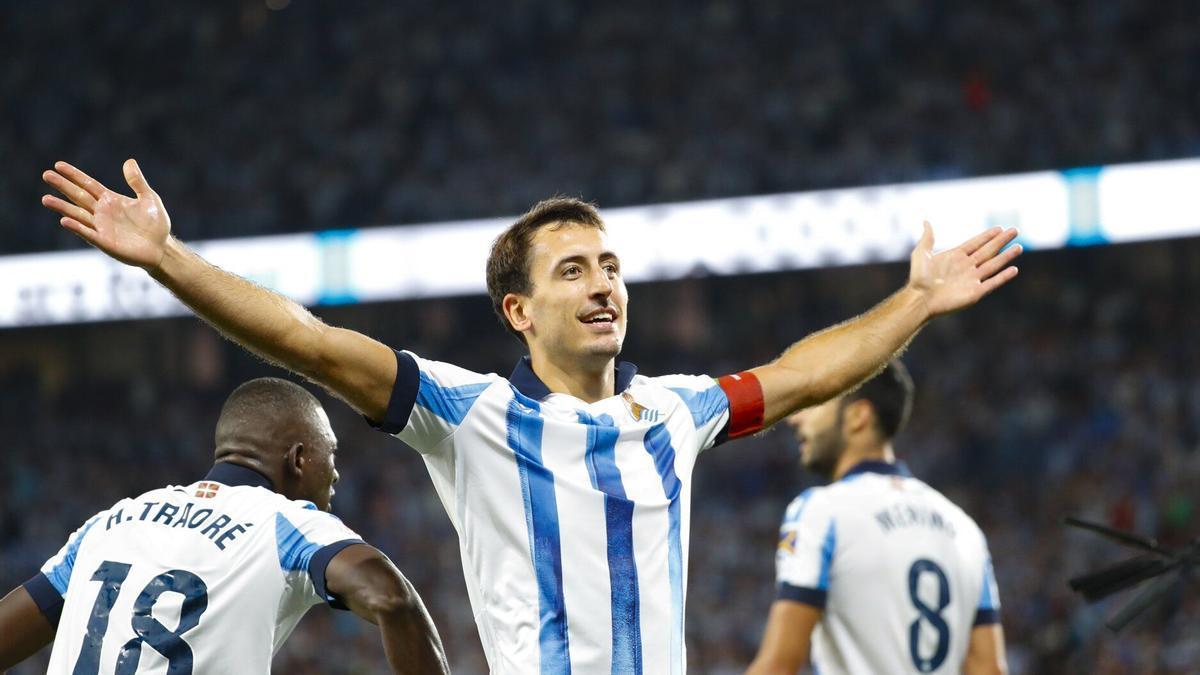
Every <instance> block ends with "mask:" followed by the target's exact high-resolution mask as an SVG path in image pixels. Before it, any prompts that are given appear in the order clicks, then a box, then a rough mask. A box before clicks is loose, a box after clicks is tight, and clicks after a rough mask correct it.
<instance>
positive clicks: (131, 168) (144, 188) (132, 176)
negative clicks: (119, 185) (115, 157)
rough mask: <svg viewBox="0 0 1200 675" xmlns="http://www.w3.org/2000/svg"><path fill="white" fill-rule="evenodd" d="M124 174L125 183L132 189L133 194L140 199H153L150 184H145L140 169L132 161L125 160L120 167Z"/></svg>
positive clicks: (144, 178)
mask: <svg viewBox="0 0 1200 675" xmlns="http://www.w3.org/2000/svg"><path fill="white" fill-rule="evenodd" d="M121 170H122V171H124V172H125V182H126V183H129V187H131V188H133V193H134V194H136V195H137V196H138V197H139V198H140V197H153V196H154V190H151V189H150V184H149V183H147V182H146V177H145V176H144V175H142V167H140V166H138V163H137V162H136V161H135V160H133V159H127V160H125V164H124V165H123V166H122V167H121Z"/></svg>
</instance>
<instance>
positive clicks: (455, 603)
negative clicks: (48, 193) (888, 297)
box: [0, 241, 1200, 675]
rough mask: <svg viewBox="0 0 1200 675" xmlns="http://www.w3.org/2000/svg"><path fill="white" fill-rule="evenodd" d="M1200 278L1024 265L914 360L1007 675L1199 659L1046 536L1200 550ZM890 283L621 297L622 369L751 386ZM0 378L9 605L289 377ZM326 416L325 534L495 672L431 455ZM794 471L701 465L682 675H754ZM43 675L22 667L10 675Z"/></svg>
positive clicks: (459, 315) (1174, 268)
mask: <svg viewBox="0 0 1200 675" xmlns="http://www.w3.org/2000/svg"><path fill="white" fill-rule="evenodd" d="M1197 269H1200V242H1197V241H1188V242H1182V243H1180V242H1171V243H1158V244H1145V245H1139V246H1123V247H1105V248H1096V249H1079V250H1071V251H1059V252H1053V253H1032V254H1028V255H1027V256H1026V259H1025V260H1024V262H1023V271H1022V277H1021V278H1020V279H1019V281H1018V282H1017V283H1014V284H1013V285H1012V286H1010V287H1008V288H1005V289H1004V290H1002V291H1000V292H999V293H998V294H997V295H996V296H994V297H992V298H989V299H987V300H985V301H984V303H983V304H982V305H980V306H979V307H976V308H974V309H972V310H970V311H968V312H965V313H962V314H959V315H955V316H953V317H949V318H945V319H942V320H939V321H938V322H935V323H934V324H932V325H931V326H930V327H928V328H927V329H926V330H925V331H924V333H923V334H922V335H920V336H919V337H918V338H917V340H916V341H915V343H914V344H913V346H912V347H911V349H910V350H909V352H908V353H907V355H906V357H905V358H906V361H907V363H908V364H909V365H910V367H911V369H912V370H913V373H914V377H915V379H916V381H917V401H916V408H915V412H914V416H913V419H912V423H911V425H910V428H909V429H908V431H907V432H906V433H904V434H903V435H902V436H901V437H900V438H898V439H897V442H896V447H897V451H898V453H899V454H900V456H901V458H902V459H905V460H907V461H908V463H909V464H910V466H911V467H912V469H913V471H914V473H915V474H916V475H917V476H918V477H921V478H923V479H924V480H926V481H927V482H929V483H930V484H932V485H933V486H935V487H936V488H938V489H940V490H942V491H943V492H944V493H945V494H947V495H948V496H949V497H950V498H951V499H953V500H954V501H956V502H957V503H959V504H960V505H962V506H963V507H964V508H965V509H966V510H967V512H968V513H970V514H971V515H973V516H974V517H975V518H976V519H977V520H978V522H979V523H980V525H981V526H982V527H983V529H984V531H985V532H986V533H987V535H988V537H989V541H990V545H991V550H992V554H993V557H994V559H995V566H996V573H997V576H998V579H999V583H1000V589H1001V599H1002V602H1003V620H1004V626H1005V629H1006V631H1007V634H1008V650H1009V651H1008V654H1009V661H1010V664H1011V666H1012V670H1013V672H1014V673H1018V674H1020V673H1049V672H1054V673H1076V672H1078V673H1084V672H1087V673H1125V672H1160V673H1172V674H1182V673H1189V672H1194V663H1196V661H1197V659H1200V639H1198V638H1197V637H1196V631H1195V627H1196V625H1197V621H1198V620H1200V604H1198V603H1197V597H1196V595H1195V594H1194V593H1182V594H1180V595H1179V596H1178V597H1177V598H1175V599H1174V600H1173V604H1172V605H1171V606H1170V607H1166V608H1163V609H1162V610H1160V611H1158V612H1156V613H1155V614H1153V615H1152V616H1151V617H1149V618H1148V619H1147V620H1145V621H1144V622H1143V623H1142V624H1141V625H1139V626H1136V627H1135V628H1133V629H1130V630H1128V631H1126V632H1125V633H1123V634H1121V635H1119V636H1112V635H1110V634H1109V633H1108V632H1107V629H1105V628H1104V627H1103V625H1102V621H1103V619H1104V617H1105V616H1107V615H1109V614H1111V613H1112V612H1113V611H1114V610H1115V609H1116V607H1117V606H1118V605H1115V604H1111V603H1110V604H1108V605H1106V606H1102V607H1098V608H1091V607H1088V606H1086V605H1084V604H1083V603H1082V601H1081V600H1079V599H1078V598H1076V597H1075V596H1073V595H1072V594H1071V593H1070V592H1069V591H1068V589H1067V586H1066V579H1067V578H1068V577H1069V576H1071V575H1072V574H1075V573H1078V572H1080V571H1083V570H1086V569H1089V568H1092V567H1095V566H1098V565H1100V564H1102V563H1104V562H1107V561H1110V560H1114V559H1116V558H1119V557H1121V556H1122V555H1123V554H1124V552H1123V551H1122V550H1120V549H1118V548H1116V547H1115V546H1113V545H1111V544H1106V543H1104V542H1101V541H1097V540H1093V539H1091V538H1088V537H1086V536H1082V535H1078V534H1074V533H1071V532H1068V531H1067V530H1066V529H1065V528H1064V527H1062V525H1061V522H1060V521H1061V518H1062V516H1064V515H1068V514H1073V515H1080V516H1085V517H1090V518H1093V519H1096V520H1101V521H1104V522H1108V523H1110V524H1113V525H1115V526H1118V527H1124V528H1131V529H1133V530H1136V531H1138V532H1141V533H1143V534H1147V535H1153V536H1157V537H1158V538H1159V539H1160V540H1162V541H1164V542H1166V543H1179V542H1183V541H1186V540H1188V539H1190V537H1191V536H1193V535H1195V534H1196V533H1197V525H1198V524H1200V520H1198V517H1197V513H1196V508H1197V504H1196V502H1195V497H1194V495H1195V486H1196V485H1197V484H1200V454H1198V453H1197V452H1196V449H1197V442H1198V439H1200V384H1197V382H1200V378H1197V374H1198V373H1197V355H1196V353H1195V349H1194V343H1195V336H1196V335H1200V325H1198V322H1200V319H1198V318H1197V316H1196V315H1195V313H1194V312H1191V311H1190V303H1191V298H1194V297H1196V294H1197V293H1200V275H1198V274H1197V273H1196V272H1195V270H1197ZM903 274H904V270H903V269H902V268H901V267H900V266H894V265H893V266H871V267H857V268H841V269H828V270H822V271H814V272H806V273H798V274H787V275H766V276H748V277H734V278H720V279H714V278H704V279H691V280H686V281H682V282H673V283H666V284H651V285H639V286H635V287H633V289H632V302H631V305H630V307H631V323H630V330H631V332H630V335H629V338H628V340H627V348H626V354H625V357H626V358H628V359H629V360H632V361H634V362H635V363H638V364H639V367H640V368H641V371H642V372H645V373H648V374H663V373H668V372H687V373H709V374H721V373H724V372H730V371H736V370H740V369H742V368H745V367H748V366H751V365H754V364H756V363H758V362H762V361H765V360H767V359H769V358H771V357H773V356H774V355H775V354H776V353H777V352H779V351H780V350H781V349H782V348H784V347H785V346H786V345H787V344H789V343H790V342H792V341H794V340H795V339H798V338H799V337H801V336H803V335H804V334H806V333H807V332H809V331H811V330H813V329H817V328H820V327H822V326H824V325H827V324H829V323H831V322H834V321H837V320H840V319H843V318H846V317H847V316H850V315H852V314H854V313H856V312H859V311H861V310H863V309H865V308H866V307H867V306H869V305H870V304H871V303H872V302H874V301H875V300H878V299H879V298H881V297H883V296H884V295H885V294H886V293H887V292H889V291H890V290H892V289H894V288H895V287H896V286H898V285H899V284H900V283H901V282H902V279H903ZM322 314H323V315H324V316H325V317H326V318H327V319H328V320H329V321H331V322H333V323H337V324H340V325H347V326H350V327H353V328H356V329H359V330H363V331H366V332H368V333H371V334H373V335H376V336H377V337H379V338H380V339H383V340H385V341H386V342H388V343H390V344H393V345H396V346H402V347H405V348H410V349H413V350H414V351H416V352H418V353H420V354H422V355H425V356H428V357H431V358H437V359H440V360H447V361H451V362H455V363H458V364H460V365H463V366H465V367H469V368H472V369H475V370H479V371H485V372H486V371H496V372H501V373H507V372H508V369H509V368H510V367H511V364H512V363H513V362H514V361H515V359H516V357H517V356H518V355H519V354H520V352H521V347H520V345H519V344H518V343H517V342H516V341H515V340H512V339H511V338H508V337H506V336H505V335H504V334H503V333H502V331H501V329H500V328H499V327H498V326H496V325H494V321H495V320H494V318H493V316H492V315H491V313H490V311H489V307H488V303H487V301H486V299H484V298H464V299H459V300H453V301H436V302H434V301H426V302H415V303H404V304H388V305H376V306H368V307H344V308H336V309H329V310H327V311H323V312H322ZM730 317H737V320H736V321H734V320H730ZM0 354H5V355H6V356H4V357H3V358H0V427H2V428H3V429H4V435H5V439H6V449H5V452H4V453H2V454H0V588H3V589H7V588H10V587H12V586H14V585H15V584H17V583H20V582H21V581H23V580H24V579H25V578H27V577H29V576H31V575H32V574H33V573H34V572H35V571H36V569H37V567H38V566H39V565H40V564H41V563H42V562H43V561H44V560H45V559H46V558H47V557H49V556H50V555H52V554H53V553H54V552H55V551H56V550H57V549H58V548H59V546H61V545H62V542H63V541H64V540H65V538H66V537H67V536H68V534H69V533H70V532H71V531H72V530H73V529H74V528H75V527H77V526H78V525H79V524H80V523H81V522H82V521H83V520H85V519H86V518H87V517H88V516H90V515H91V514H92V513H94V512H95V511H97V510H100V509H102V508H106V507H107V506H108V505H109V504H111V503H113V502H115V501H116V500H117V499H119V498H120V497H122V496H124V495H131V494H136V493H138V492H140V491H143V490H147V489H150V488H153V487H156V486H160V485H162V484H167V483H188V482H191V481H193V480H196V479H197V478H199V477H200V476H202V475H203V473H204V471H205V470H206V467H207V465H208V462H209V461H210V453H211V449H212V442H211V430H212V426H213V422H214V420H215V417H216V413H217V410H218V407H219V404H220V402H221V400H222V399H223V397H224V396H225V395H226V394H227V393H228V391H230V390H232V388H233V387H234V386H235V385H236V384H237V383H239V382H240V381H242V380H244V379H247V378H249V377H253V376H256V375H261V374H266V373H276V374H277V371H275V370H273V369H272V368H270V367H269V366H267V365H265V364H263V363H260V362H258V361H256V360H254V359H253V358H252V357H250V356H247V355H245V354H244V353H243V352H241V351H240V350H239V349H237V348H236V347H234V346H232V345H231V344H228V343H225V342H223V341H221V340H220V339H219V338H218V337H216V336H215V334H214V333H213V332H212V331H211V329H209V328H208V327H206V326H204V325H202V324H200V323H199V322H197V321H194V320H172V321H160V322H154V323H133V324H108V325H95V326H75V327H68V328H56V329H30V330H22V331H14V332H9V333H5V334H0ZM326 405H327V408H328V409H329V411H330V413H331V417H332V420H333V424H334V428H335V430H336V431H337V433H338V434H339V437H340V448H341V449H340V451H339V453H338V454H339V460H338V461H339V469H340V471H341V474H342V481H341V483H340V484H339V486H338V495H337V498H336V500H335V510H336V511H337V512H338V513H339V515H340V516H341V517H342V518H343V519H344V520H345V522H346V523H347V524H348V525H350V526H351V527H353V528H355V529H356V530H357V531H359V532H360V533H361V534H362V535H364V537H365V538H366V539H367V540H369V541H371V542H373V543H375V544H376V545H378V546H379V547H380V548H382V549H383V550H384V551H386V552H387V553H388V554H389V555H391V556H392V557H393V558H394V559H395V561H396V562H397V564H398V565H399V566H400V568H401V569H402V570H403V571H404V572H405V573H406V574H407V575H408V576H409V578H410V579H411V580H412V581H413V583H414V584H415V585H416V587H417V588H418V589H419V590H420V592H421V593H422V595H423V597H424V600H425V602H426V603H427V604H428V606H429V607H430V609H431V610H432V612H433V614H434V617H435V620H436V621H437V624H438V626H439V628H440V630H441V632H442V635H443V637H444V639H445V641H446V647H447V651H448V653H449V654H450V656H451V660H452V663H453V665H454V667H455V672H458V673H465V674H468V675H470V674H473V673H483V672H485V671H486V669H485V666H484V663H483V661H482V652H481V650H480V648H479V646H478V645H479V643H478V637H477V634H476V628H475V624H474V621H473V619H472V615H471V612H470V608H469V604H468V601H467V597H466V592H465V585H464V582H463V580H462V574H461V566H460V563H459V560H458V549H457V544H456V541H455V537H454V535H453V532H452V530H451V528H450V526H449V522H448V519H447V518H446V516H445V514H444V512H443V511H442V507H441V504H440V503H439V502H438V500H437V497H436V495H435V493H434V491H433V489H432V486H431V484H430V483H429V479H428V478H427V476H426V473H425V470H424V467H423V465H422V463H421V461H420V459H419V456H418V455H417V454H416V453H415V452H412V451H410V450H409V449H407V448H405V447H404V446H403V444H402V443H400V442H399V441H397V440H395V439H392V438H389V437H387V436H385V435H383V434H380V433H378V432H376V431H374V430H371V429H370V428H369V427H367V425H366V424H365V423H363V421H362V420H361V419H360V418H358V417H357V416H356V415H355V414H354V413H353V412H352V411H350V409H349V408H348V407H347V406H345V405H344V404H342V403H340V402H338V401H335V400H327V403H326ZM796 461H797V448H796V444H795V441H794V440H793V439H792V438H791V436H790V435H789V433H788V432H787V431H786V430H784V429H776V430H773V431H770V432H768V433H766V434H764V435H761V436H758V437H755V438H751V439H744V440H740V441H735V442H732V443H730V444H729V445H727V446H723V447H720V448H717V449H714V450H712V451H711V452H707V453H705V454H704V455H702V459H701V461H700V462H699V463H698V466H697V473H696V476H695V480H696V482H695V489H694V495H695V497H694V506H693V509H694V512H693V520H692V523H693V525H692V529H693V532H692V547H691V565H690V572H689V604H688V617H687V621H688V623H687V638H688V650H689V652H688V654H689V662H690V667H691V670H692V672H696V673H701V674H709V673H711V674H722V675H724V674H726V673H738V672H741V670H740V669H741V668H743V667H744V666H745V665H746V664H747V663H748V662H749V660H750V659H751V657H752V656H753V653H754V650H755V649H756V647H757V644H758V641H759V639H760V638H761V630H762V626H763V622H764V620H765V617H766V613H767V610H768V608H769V606H770V603H771V600H772V598H773V563H774V550H775V539H776V532H777V528H778V524H779V520H780V518H781V517H782V512H783V509H784V507H785V506H786V504H787V503H788V501H789V500H790V499H791V498H792V497H793V496H794V495H795V494H796V493H798V492H799V491H800V490H801V489H803V488H804V487H805V486H807V485H809V484H811V483H812V482H813V478H812V477H809V476H804V475H803V474H802V472H801V471H800V470H799V468H798V466H797V463H796ZM381 663H382V661H381V652H380V647H379V645H378V638H377V636H376V634H375V633H374V631H373V629H372V628H371V627H369V626H367V625H366V624H363V623H361V622H359V621H358V619H357V618H356V617H353V616H351V615H348V614H346V613H340V612H333V611H330V610H326V609H323V608H317V609H314V610H313V611H312V612H311V613H310V615H309V616H308V617H307V618H306V619H305V620H304V621H303V622H302V623H301V625H300V627H299V628H298V629H297V633H296V635H295V636H294V637H293V638H292V640H290V641H289V642H288V643H287V645H286V646H285V647H284V649H283V651H282V652H281V653H280V655H279V656H278V657H277V659H276V669H277V670H278V671H279V672H287V673H323V674H324V673H370V672H377V671H378V668H379V667H380V664H381ZM32 672H36V663H35V665H34V666H25V667H22V668H18V669H17V670H16V671H15V673H18V674H21V675H23V674H25V673H32Z"/></svg>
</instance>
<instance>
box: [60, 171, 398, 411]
mask: <svg viewBox="0 0 1200 675" xmlns="http://www.w3.org/2000/svg"><path fill="white" fill-rule="evenodd" d="M123 169H124V173H125V180H126V181H127V182H128V183H129V186H130V187H131V188H133V191H134V193H135V194H136V195H137V196H136V198H130V197H127V196H125V195H122V194H119V193H117V192H114V191H112V190H109V189H108V188H106V187H104V186H103V185H102V184H100V182H99V181H97V180H95V179H94V178H92V177H91V176H88V175H87V174H85V173H84V172H82V171H80V170H79V169H77V168H75V167H73V166H71V165H70V164H67V163H66V162H58V163H56V164H55V166H54V170H53V171H47V172H45V173H44V174H43V175H42V177H43V179H44V180H45V181H46V182H47V183H48V184H50V185H51V186H53V187H54V188H55V189H57V190H58V191H59V192H61V193H62V194H63V196H65V197H66V198H67V199H69V200H70V202H69V203H68V202H67V201H64V200H62V199H59V198H58V197H54V196H51V195H46V196H45V197H43V198H42V204H43V205H45V206H46V207H47V208H49V209H51V210H53V211H56V212H58V213H59V214H60V215H61V216H62V218H61V221H60V222H61V223H62V225H63V227H65V228H67V229H69V230H71V231H72V232H74V233H75V234H77V235H79V236H80V237H81V238H82V239H84V240H85V241H87V242H88V243H89V244H91V245H92V246H95V247H96V248H98V249H100V250H101V251H103V252H104V253H106V254H108V255H109V256H111V257H113V258H115V259H117V260H120V261H121V262H124V263H126V264H129V265H136V266H138V267H141V268H142V269H145V270H146V271H147V272H148V273H149V274H150V276H152V277H153V278H154V279H155V281H157V282H158V283H160V284H162V285H163V286H165V287H166V288H167V290H169V291H171V292H172V293H174V294H175V296H176V297H178V298H179V299H180V301H182V302H183V303H184V304H185V305H187V306H188V307H190V308H191V309H192V311H193V312H195V313H196V314H197V315H198V316H200V317H201V318H203V319H204V320H205V321H207V322H208V323H210V324H212V325H213V326H214V327H215V328H216V329H217V330H218V331H220V332H221V333H222V334H223V335H225V336H226V337H228V338H229V339H231V340H233V341H234V342H236V343H238V344H239V345H241V346H243V347H245V348H246V349H248V350H250V351H252V352H254V353H255V354H258V355H259V356H261V357H263V358H265V359H267V360H268V361H271V362H273V363H276V364H278V365H280V366H282V367H284V368H287V369H288V370H291V371H292V372H295V373H298V374H300V375H303V376H304V377H306V378H308V379H310V380H313V381H314V382H317V383H319V384H321V385H322V386H324V387H326V388H328V389H330V390H331V391H333V392H335V393H336V394H337V395H339V396H341V397H342V398H343V399H345V400H346V401H347V402H348V403H350V405H352V406H354V407H355V408H356V409H358V410H359V411H360V412H362V413H363V414H364V415H366V416H368V417H369V418H371V419H374V420H382V419H383V417H384V413H385V412H386V411H387V406H388V400H389V398H390V397H391V392H392V386H393V384H394V383H395V380H396V357H395V355H394V354H393V353H392V350H391V349H390V348H388V347H387V346H386V345H383V344H381V343H380V342H378V341H376V340H374V339H372V338H370V337H367V336H365V335H363V334H361V333H356V332H354V331H350V330H345V329H342V328H336V327H332V326H328V325H326V324H325V323H323V322H322V321H321V320H320V319H318V318H316V317H315V316H313V315H312V314H311V313H310V312H309V311H308V310H306V309H305V308H304V307H302V306H300V305H299V304H297V303H295V302H293V301H292V300H289V299H288V298H285V297H284V296H282V295H279V294H278V293H274V292H272V291H270V290H267V289H266V288H263V287H261V286H259V285H257V284H254V283H252V282H250V281H247V280H245V279H243V278H241V277H239V276H237V275H235V274H230V273H229V272H226V271H224V270H222V269H220V268H218V267H216V266H214V265H211V264H209V263H208V262H207V261H205V260H204V259H203V258H201V257H200V256H198V255H196V254H195V253H194V252H193V251H191V250H189V249H188V248H187V247H186V246H184V244H183V243H182V242H180V241H179V240H178V239H176V238H174V237H173V236H171V220H170V217H169V216H168V215H167V211H166V208H164V207H163V203H162V200H161V199H160V198H159V196H158V194H157V193H155V192H154V191H153V190H151V189H150V186H149V185H148V184H147V183H146V179H145V177H144V176H143V175H142V172H141V169H140V168H139V167H138V165H137V163H136V162H134V161H133V160H132V159H131V160H127V161H126V162H125V165H124V167H123Z"/></svg>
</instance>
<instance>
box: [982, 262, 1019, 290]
mask: <svg viewBox="0 0 1200 675" xmlns="http://www.w3.org/2000/svg"><path fill="white" fill-rule="evenodd" d="M1015 278H1017V268H1016V267H1006V268H1004V269H1003V270H1001V272H1000V273H999V274H997V275H995V276H993V277H992V278H991V279H987V280H985V281H984V282H983V283H982V284H980V285H981V286H983V295H987V294H989V293H991V292H992V291H994V290H996V289H997V288H1000V287H1001V286H1003V285H1004V284H1007V283H1008V282H1010V281H1012V280H1013V279H1015Z"/></svg>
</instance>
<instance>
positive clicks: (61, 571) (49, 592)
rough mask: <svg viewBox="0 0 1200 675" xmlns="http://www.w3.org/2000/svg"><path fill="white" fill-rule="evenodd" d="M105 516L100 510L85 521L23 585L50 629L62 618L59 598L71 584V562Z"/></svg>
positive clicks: (65, 593)
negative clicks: (89, 534)
mask: <svg viewBox="0 0 1200 675" xmlns="http://www.w3.org/2000/svg"><path fill="white" fill-rule="evenodd" d="M106 513H107V511H101V512H100V513H98V514H96V515H94V516H92V517H91V518H90V519H88V521H87V522H86V523H84V524H83V526H81V527H80V528H79V529H78V530H75V532H74V533H73V534H71V536H70V538H68V539H67V543H66V544H65V545H64V546H63V547H62V548H61V549H59V551H58V553H57V554H55V555H54V557H52V558H50V559H49V560H47V561H46V564H44V565H42V568H41V570H40V571H39V572H38V573H37V574H36V575H34V577H33V578H32V579H30V580H29V581H26V582H25V583H24V584H23V585H24V587H25V590H26V591H28V593H29V595H30V597H32V598H33V601H34V603H35V604H36V605H37V606H38V609H40V610H41V611H42V614H44V615H45V616H46V619H47V620H49V621H50V625H52V626H57V625H58V620H59V617H60V616H62V608H63V598H65V597H66V595H67V589H68V588H69V587H70V585H71V575H72V574H73V573H74V571H75V559H76V557H77V556H78V555H79V547H80V546H82V545H83V542H84V540H85V539H87V535H88V532H89V531H91V529H92V526H93V525H95V524H96V523H97V522H99V521H100V519H101V518H102V517H103V516H104V515H105V514H106Z"/></svg>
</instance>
